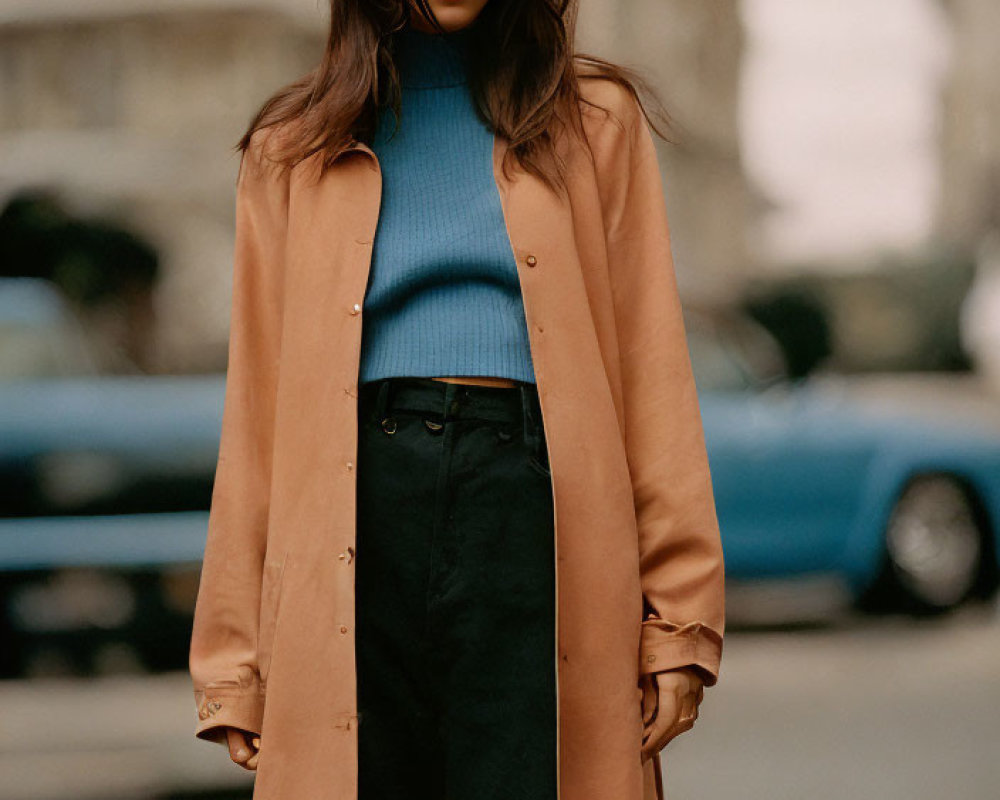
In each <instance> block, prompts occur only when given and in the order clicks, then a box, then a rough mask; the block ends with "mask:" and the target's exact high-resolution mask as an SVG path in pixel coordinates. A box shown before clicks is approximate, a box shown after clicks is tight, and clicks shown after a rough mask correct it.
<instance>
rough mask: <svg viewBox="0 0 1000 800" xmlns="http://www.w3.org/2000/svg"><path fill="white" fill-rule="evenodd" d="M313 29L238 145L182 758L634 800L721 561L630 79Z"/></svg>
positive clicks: (403, 783)
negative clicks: (222, 393)
mask: <svg viewBox="0 0 1000 800" xmlns="http://www.w3.org/2000/svg"><path fill="white" fill-rule="evenodd" d="M331 11H332V16H331V20H332V22H331V35H330V38H329V41H328V47H327V52H326V56H325V58H324V60H323V63H322V64H321V65H320V66H319V67H318V68H317V70H316V71H314V72H313V73H311V74H310V75H308V76H306V77H305V78H303V79H302V80H301V81H299V82H297V83H296V84H293V85H291V86H290V87H288V88H287V89H286V90H284V91H282V92H281V93H279V94H278V95H276V96H275V97H274V98H272V100H271V101H269V102H268V103H267V104H266V105H265V106H264V107H263V108H262V109H261V111H260V113H259V114H258V116H257V118H256V119H255V120H254V122H253V124H252V125H251V126H250V129H249V130H248V131H247V133H246V135H245V136H244V138H243V140H242V141H241V143H240V148H241V149H242V151H243V158H242V162H241V169H240V176H239V180H238V184H237V226H236V234H237V243H236V250H235V264H234V287H233V312H232V322H231V335H230V361H229V368H228V378H227V389H226V400H225V412H224V417H223V431H222V440H221V443H220V452H219V461H218V469H217V473H216V482H215V489H214V492H213V498H212V511H211V516H210V522H209V536H208V541H207V544H206V550H205V560H204V565H203V570H202V578H201V588H200V591H199V596H198V603H197V607H196V612H195V619H194V629H193V635H192V643H191V659H190V661H191V673H192V677H193V681H194V689H195V698H196V703H197V705H198V716H199V722H198V724H197V728H196V733H197V735H198V736H199V737H201V738H204V739H207V740H210V741H216V742H219V743H223V744H227V745H228V747H229V750H230V755H231V757H232V759H233V760H234V761H236V762H237V763H239V764H242V765H243V766H245V767H247V768H248V769H255V770H256V771H257V775H256V783H255V797H256V798H258V800H259V799H260V798H268V799H270V798H289V799H291V798H295V800H298V799H299V798H303V797H308V798H310V800H325V799H326V798H330V799H331V800H332V799H333V798H337V799H338V800H347V799H350V800H356V798H362V800H393V799H394V798H404V797H405V798H428V799H429V798H441V797H455V798H467V797H476V798H477V799H478V798H509V797H523V798H540V799H542V798H544V799H545V800H549V799H550V798H551V800H557V798H560V799H561V800H653V799H654V798H662V791H663V789H662V778H661V775H660V771H659V759H658V758H655V757H654V756H656V754H657V753H658V751H659V750H661V749H662V748H663V747H664V746H665V745H666V743H667V742H668V741H670V740H671V739H672V738H673V737H674V736H676V735H677V734H678V733H681V732H682V731H685V730H687V729H688V728H690V727H691V726H692V725H693V723H694V720H695V719H696V717H697V715H698V706H699V703H700V701H701V699H702V695H703V687H704V686H706V685H708V686H710V685H712V684H714V683H715V682H716V680H717V677H718V669H719V661H720V658H721V649H722V634H723V622H724V620H723V563H722V551H721V546H720V542H719V531H718V524H717V520H716V516H715V507H714V501H713V495H712V487H711V479H710V474H709V469H708V462H707V456H706V452H705V446H704V439H703V433H702V428H701V419H700V414H699V408H698V401H697V395H696V393H695V388H694V381H693V378H692V374H691V367H690V363H689V361H688V356H687V349H686V341H685V332H684V327H683V322H682V318H681V314H680V304H679V300H678V297H677V290H676V280H675V276H674V272H673V265H672V260H671V254H670V244H669V234H668V230H667V222H666V215H665V205H664V199H663V193H662V185H661V181H660V174H659V169H658V165H657V159H656V154H655V149H654V146H653V142H652V137H651V134H650V130H649V128H648V127H647V124H646V122H645V118H644V114H643V110H642V107H641V105H640V104H639V102H638V99H637V96H636V94H635V91H634V89H633V86H632V82H631V81H630V80H628V79H627V78H626V77H625V76H626V72H625V71H624V70H622V69H621V68H618V67H615V66H613V65H610V64H608V63H607V62H604V61H602V60H600V59H596V58H593V57H584V56H577V57H574V56H573V54H572V27H573V20H574V19H575V8H574V7H573V5H572V4H567V3H564V2H560V1H559V0H548V1H547V2H541V1H540V0H539V1H538V2H503V0H492V2H490V1H489V0H429V2H427V0H382V2H372V0H333V1H332V2H331ZM397 122H398V127H397V125H396V123H397ZM362 323H363V324H362Z"/></svg>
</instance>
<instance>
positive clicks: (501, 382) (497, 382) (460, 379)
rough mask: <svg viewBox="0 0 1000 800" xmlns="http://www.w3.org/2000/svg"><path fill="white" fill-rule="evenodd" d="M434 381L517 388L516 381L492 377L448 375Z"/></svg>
mask: <svg viewBox="0 0 1000 800" xmlns="http://www.w3.org/2000/svg"><path fill="white" fill-rule="evenodd" d="M433 380H436V381H445V382H447V383H472V384H475V385H476V386H517V381H515V380H512V379H510V378H498V377H493V376H492V375H457V376H456V375H448V376H447V377H441V378H438V377H435V378H433Z"/></svg>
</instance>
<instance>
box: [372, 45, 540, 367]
mask: <svg viewBox="0 0 1000 800" xmlns="http://www.w3.org/2000/svg"><path fill="white" fill-rule="evenodd" d="M468 41H469V37H468V30H467V29H462V30H459V31H455V32H452V33H448V34H435V33H424V32H422V31H418V30H417V29H415V28H411V27H408V28H406V29H404V30H403V31H402V32H401V34H400V37H399V49H398V50H397V57H396V58H397V67H398V69H399V73H400V79H401V85H402V106H401V112H400V119H399V128H398V129H397V130H395V133H394V118H393V115H392V113H391V111H388V110H386V111H385V112H384V113H383V115H382V117H381V118H380V123H379V126H378V131H377V132H376V135H375V138H374V142H373V147H372V149H373V150H374V151H375V153H376V155H377V156H378V159H379V164H380V166H381V170H382V205H381V209H380V213H379V222H378V228H377V230H376V235H375V242H374V246H373V252H372V265H371V273H370V276H369V281H368V288H367V292H366V294H365V300H364V314H363V315H362V320H363V324H362V325H363V326H362V341H361V366H360V376H359V381H360V382H364V381H368V380H373V379H376V378H382V377H389V376H400V375H412V376H423V377H430V376H447V375H493V376H500V377H506V378H513V379H515V380H521V381H527V382H530V383H533V382H534V381H535V376H534V370H533V369H532V365H531V353H530V350H529V347H528V330H527V324H526V321H525V316H524V306H523V303H522V299H521V289H520V283H519V280H518V274H517V265H516V261H515V258H514V253H513V250H512V248H511V244H510V239H509V238H508V234H507V228H506V226H505V224H504V218H503V210H502V208H501V205H500V194H499V191H498V189H497V185H496V181H495V178H494V175H493V133H492V131H491V130H490V129H489V127H488V126H487V125H486V124H485V123H484V122H482V121H481V120H480V119H479V117H478V116H477V115H476V110H475V107H474V105H473V100H472V95H471V92H470V90H469V86H468V83H467V78H466V72H465V54H466V53H467V49H468Z"/></svg>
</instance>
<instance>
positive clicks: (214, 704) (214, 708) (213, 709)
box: [208, 700, 222, 714]
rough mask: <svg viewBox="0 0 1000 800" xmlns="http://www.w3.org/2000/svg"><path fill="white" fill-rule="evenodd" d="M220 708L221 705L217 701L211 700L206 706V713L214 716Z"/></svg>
mask: <svg viewBox="0 0 1000 800" xmlns="http://www.w3.org/2000/svg"><path fill="white" fill-rule="evenodd" d="M221 708H222V703H220V702H219V701H218V700H213V701H212V702H211V703H209V704H208V713H209V714H215V713H216V712H217V711H218V710H219V709H221Z"/></svg>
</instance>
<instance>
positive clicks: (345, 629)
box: [340, 625, 347, 633]
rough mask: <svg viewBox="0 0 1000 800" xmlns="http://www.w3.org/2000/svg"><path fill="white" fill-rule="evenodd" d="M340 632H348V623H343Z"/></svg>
mask: <svg viewBox="0 0 1000 800" xmlns="http://www.w3.org/2000/svg"><path fill="white" fill-rule="evenodd" d="M340 632H341V633H347V626H346V625H341V626H340Z"/></svg>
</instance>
